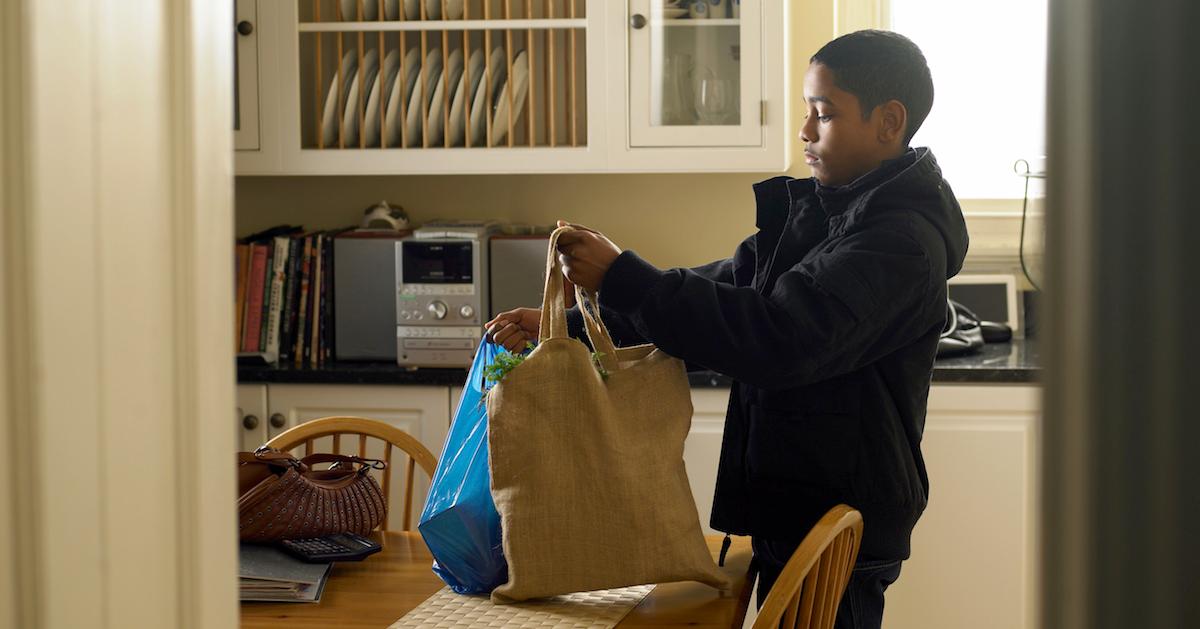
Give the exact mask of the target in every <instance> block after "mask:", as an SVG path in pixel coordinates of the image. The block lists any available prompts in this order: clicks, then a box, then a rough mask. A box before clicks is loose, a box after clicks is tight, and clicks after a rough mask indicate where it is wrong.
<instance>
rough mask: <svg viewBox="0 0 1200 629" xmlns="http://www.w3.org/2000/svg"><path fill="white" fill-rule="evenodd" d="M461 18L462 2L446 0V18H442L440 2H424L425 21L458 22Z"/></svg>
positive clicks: (439, 0)
mask: <svg viewBox="0 0 1200 629" xmlns="http://www.w3.org/2000/svg"><path fill="white" fill-rule="evenodd" d="M462 16H463V0H446V17H442V0H425V19H427V20H459V19H462Z"/></svg>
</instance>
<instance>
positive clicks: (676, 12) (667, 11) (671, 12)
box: [662, 7, 688, 20]
mask: <svg viewBox="0 0 1200 629" xmlns="http://www.w3.org/2000/svg"><path fill="white" fill-rule="evenodd" d="M662 12H663V17H664V18H666V19H668V20H676V19H679V18H681V17H683V16H685V15H687V14H688V10H687V9H684V8H681V7H663V10H662Z"/></svg>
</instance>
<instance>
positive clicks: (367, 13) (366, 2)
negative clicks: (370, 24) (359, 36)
mask: <svg viewBox="0 0 1200 629" xmlns="http://www.w3.org/2000/svg"><path fill="white" fill-rule="evenodd" d="M362 3H363V16H362V19H363V21H364V22H365V21H368V20H375V19H377V18H378V17H379V0H362ZM385 10H386V9H385ZM342 21H343V22H357V21H358V0H342Z"/></svg>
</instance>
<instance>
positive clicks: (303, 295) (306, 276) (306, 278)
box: [292, 236, 312, 367]
mask: <svg viewBox="0 0 1200 629" xmlns="http://www.w3.org/2000/svg"><path fill="white" fill-rule="evenodd" d="M303 258H304V262H303V264H302V265H301V268H300V299H299V303H298V310H299V314H298V317H299V320H298V321H297V322H296V345H295V348H294V352H295V353H294V354H293V355H292V356H293V358H292V360H293V361H294V364H295V366H297V367H302V366H303V365H304V345H305V343H304V339H305V335H304V330H305V328H306V326H307V325H308V301H309V300H308V292H309V284H310V283H311V277H312V236H305V237H304V254H303Z"/></svg>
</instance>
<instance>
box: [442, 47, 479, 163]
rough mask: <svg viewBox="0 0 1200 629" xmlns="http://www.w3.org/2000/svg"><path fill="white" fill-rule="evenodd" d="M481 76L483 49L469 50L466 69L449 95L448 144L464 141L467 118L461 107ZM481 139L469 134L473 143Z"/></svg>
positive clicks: (477, 84) (455, 144) (456, 144)
mask: <svg viewBox="0 0 1200 629" xmlns="http://www.w3.org/2000/svg"><path fill="white" fill-rule="evenodd" d="M482 78H483V50H482V49H479V48H476V49H475V50H473V51H471V60H470V61H468V62H467V69H466V71H465V72H463V73H462V76H460V77H459V78H458V86H457V87H455V88H454V95H453V96H451V97H450V128H449V129H448V130H447V133H448V134H449V135H450V146H462V145H463V144H464V143H465V142H466V127H467V120H466V118H465V116H464V114H465V113H466V112H464V111H463V107H465V106H466V102H467V98H468V96H467V95H468V94H474V93H475V89H476V88H477V87H478V86H479V83H480V79H482ZM481 139H482V138H480V137H477V136H475V135H474V134H472V135H471V140H472V142H473V143H478V142H479V140H481Z"/></svg>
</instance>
